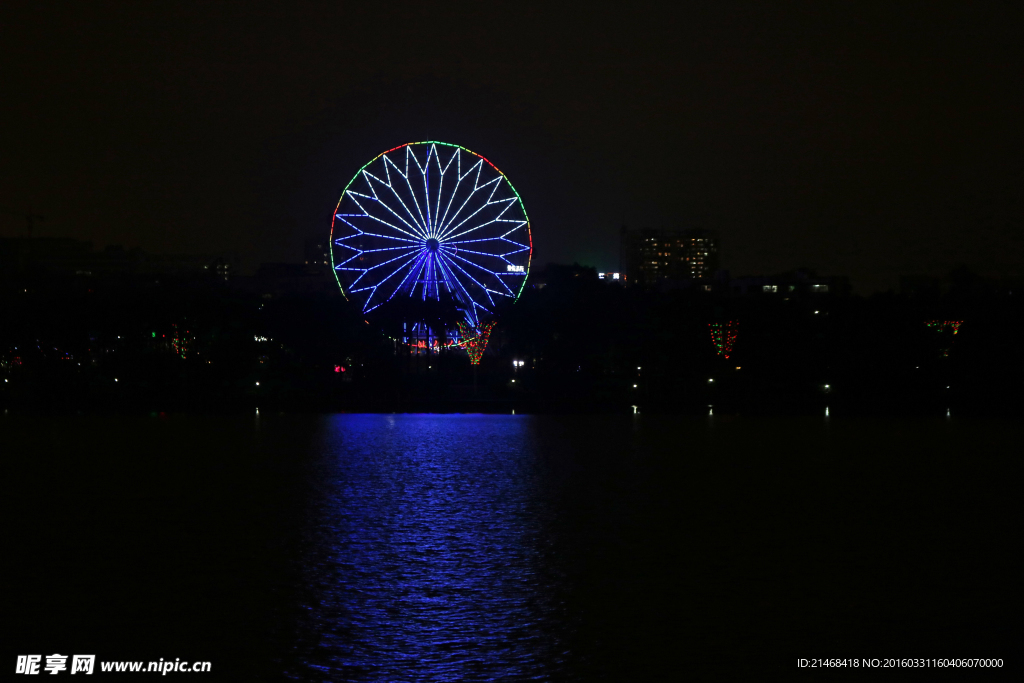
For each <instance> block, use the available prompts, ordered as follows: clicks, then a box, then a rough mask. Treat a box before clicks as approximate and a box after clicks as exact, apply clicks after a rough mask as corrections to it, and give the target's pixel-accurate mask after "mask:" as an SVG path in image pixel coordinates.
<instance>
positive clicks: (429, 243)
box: [427, 237, 441, 251]
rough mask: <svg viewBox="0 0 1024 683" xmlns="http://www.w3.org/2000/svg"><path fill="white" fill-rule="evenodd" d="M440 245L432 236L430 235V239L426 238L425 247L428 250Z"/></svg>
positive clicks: (435, 249) (433, 249)
mask: <svg viewBox="0 0 1024 683" xmlns="http://www.w3.org/2000/svg"><path fill="white" fill-rule="evenodd" d="M440 246H441V243H440V242H438V241H437V240H436V239H434V238H433V237H431V238H430V239H428V240H427V249H429V250H430V251H437V249H438V247H440Z"/></svg>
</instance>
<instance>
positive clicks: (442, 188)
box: [432, 148, 459, 237]
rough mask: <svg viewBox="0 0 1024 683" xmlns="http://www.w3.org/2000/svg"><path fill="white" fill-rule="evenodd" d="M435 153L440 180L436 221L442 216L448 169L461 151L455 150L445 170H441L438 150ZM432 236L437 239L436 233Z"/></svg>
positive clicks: (438, 183)
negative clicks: (445, 176) (445, 177)
mask: <svg viewBox="0 0 1024 683" xmlns="http://www.w3.org/2000/svg"><path fill="white" fill-rule="evenodd" d="M434 151H435V154H434V160H435V161H437V172H438V175H439V179H438V181H437V203H436V204H435V206H434V218H435V219H436V218H437V217H438V216H440V215H441V198H442V197H443V196H444V174H445V173H447V172H448V169H449V168H450V167H451V165H452V161H454V160H455V155H456V154H458V153H459V150H455V154H452V155H451V156H450V157H449V158H448V163H447V164H445V165H444V168H441V157H440V156H439V155H438V154H437V153H436V151H437V150H436V148H435V150H434ZM453 196H454V195H453ZM432 236H433V237H437V234H436V231H435V233H434V234H433V235H432Z"/></svg>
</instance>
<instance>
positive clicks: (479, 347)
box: [458, 320, 494, 365]
mask: <svg viewBox="0 0 1024 683" xmlns="http://www.w3.org/2000/svg"><path fill="white" fill-rule="evenodd" d="M458 327H459V334H460V336H461V337H462V341H461V342H460V345H461V346H462V347H463V348H464V349H466V353H468V354H469V362H470V363H471V364H473V365H480V359H481V358H483V356H484V349H486V348H487V340H488V339H490V337H491V330H493V329H494V321H493V320H491V321H489V322H486V323H484V324H483V325H481V326H480V328H479V329H473V328H471V327H470V326H469V325H468V324H467V323H464V322H459V323H458Z"/></svg>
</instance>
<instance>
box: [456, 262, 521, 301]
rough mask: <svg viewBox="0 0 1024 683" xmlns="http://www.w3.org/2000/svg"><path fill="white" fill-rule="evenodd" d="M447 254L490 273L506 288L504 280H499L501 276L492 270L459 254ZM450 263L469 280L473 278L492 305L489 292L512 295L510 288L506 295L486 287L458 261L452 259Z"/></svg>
mask: <svg viewBox="0 0 1024 683" xmlns="http://www.w3.org/2000/svg"><path fill="white" fill-rule="evenodd" d="M448 256H449V258H451V257H454V258H457V259H459V260H460V261H463V262H464V263H466V264H467V265H471V266H473V267H474V268H479V269H480V270H482V271H484V272H485V273H487V274H488V275H490V276H492V277H494V278H495V280H497V281H498V282H499V283H501V286H502V287H505V289H508V285H506V284H505V283H504V282H502V281H501V278H498V277H497V276H496V274H495V273H494V271H491V270H488V269H487V268H484V267H483V266H481V265H480V264H478V263H474V262H473V261H470V260H469V259H465V258H462V257H461V256H459V255H458V254H451V255H448ZM452 264H453V265H454V266H455V267H456V268H458V269H459V270H461V271H462V272H463V273H464V274H465V275H466V277H468V278H470V279H471V280H473V282H475V283H476V284H477V286H479V287H480V289H482V290H484V293H485V294H487V299H488V300H489V301H490V302H491V305H492V306H493V305H494V299H493V298H491V294H497V295H498V296H512V290H511V289H508V292H509V293H508V294H507V295H506V294H505V293H504V292H499V291H497V290H495V289H491V288H490V287H488V286H487V285H485V284H483V283H482V282H480V281H479V280H477V279H476V278H475V277H473V276H472V275H470V274H469V271H467V270H466V269H465V268H463V267H462V266H460V265H459V264H458V263H455V262H454V261H452Z"/></svg>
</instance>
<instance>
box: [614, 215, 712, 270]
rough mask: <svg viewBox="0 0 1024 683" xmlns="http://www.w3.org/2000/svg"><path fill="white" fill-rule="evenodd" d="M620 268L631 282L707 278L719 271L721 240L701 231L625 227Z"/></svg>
mask: <svg viewBox="0 0 1024 683" xmlns="http://www.w3.org/2000/svg"><path fill="white" fill-rule="evenodd" d="M619 256H620V259H621V263H620V266H619V269H620V270H621V271H622V272H624V273H625V275H626V279H627V281H628V282H630V283H640V284H655V283H657V282H660V281H662V280H700V279H707V278H710V277H711V276H712V274H713V273H714V272H715V271H716V270H717V269H718V240H717V239H716V238H714V237H712V236H710V235H708V234H707V233H705V232H703V231H699V230H687V231H685V232H683V231H674V230H652V229H640V230H630V229H628V228H626V227H625V226H623V228H622V232H621V245H620V255H619Z"/></svg>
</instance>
